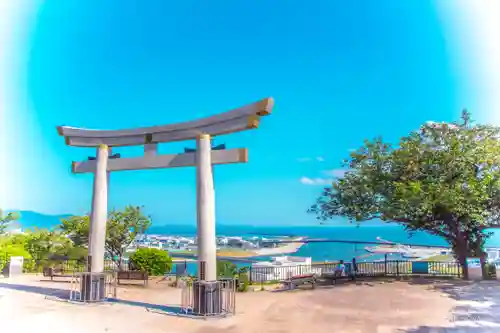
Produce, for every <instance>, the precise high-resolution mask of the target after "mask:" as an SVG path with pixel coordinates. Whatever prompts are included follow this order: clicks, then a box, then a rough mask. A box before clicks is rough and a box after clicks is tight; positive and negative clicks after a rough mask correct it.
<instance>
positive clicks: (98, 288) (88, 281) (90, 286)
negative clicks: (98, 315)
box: [77, 273, 107, 302]
mask: <svg viewBox="0 0 500 333" xmlns="http://www.w3.org/2000/svg"><path fill="white" fill-rule="evenodd" d="M79 289H80V290H79V291H80V295H79V296H80V297H79V299H77V300H78V301H81V302H103V301H105V300H106V296H107V295H106V273H82V274H81V275H80V288H79Z"/></svg>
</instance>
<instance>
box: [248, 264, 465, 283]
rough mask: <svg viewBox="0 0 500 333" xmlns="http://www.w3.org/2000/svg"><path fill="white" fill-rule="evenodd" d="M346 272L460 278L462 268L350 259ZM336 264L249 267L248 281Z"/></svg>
mask: <svg viewBox="0 0 500 333" xmlns="http://www.w3.org/2000/svg"><path fill="white" fill-rule="evenodd" d="M344 265H345V267H346V275H349V276H351V277H383V276H392V277H398V276H442V277H461V276H462V274H463V270H462V267H461V266H460V264H459V263H458V262H455V261H453V262H440V261H410V260H388V261H374V262H356V261H353V262H350V263H345V264H344ZM337 267H338V263H324V264H323V263H322V264H311V265H289V266H269V267H255V266H254V267H252V266H251V267H249V268H248V271H247V273H245V274H248V278H249V282H250V283H263V282H278V281H283V280H286V279H289V278H290V277H292V276H297V275H304V274H315V275H317V276H320V277H321V275H324V274H328V273H332V272H334V271H335V270H336V269H337Z"/></svg>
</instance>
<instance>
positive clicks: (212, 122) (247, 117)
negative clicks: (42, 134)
mask: <svg viewBox="0 0 500 333" xmlns="http://www.w3.org/2000/svg"><path fill="white" fill-rule="evenodd" d="M273 106H274V100H273V98H272V97H269V98H265V99H263V100H260V101H258V102H255V103H252V104H248V105H245V106H242V107H239V108H237V109H234V110H231V111H228V112H224V113H220V114H217V115H214V116H211V117H206V118H201V119H198V120H193V121H186V122H182V123H177V124H171V125H163V126H152V127H143V128H135V129H124V130H90V129H84V128H75V127H69V126H58V127H57V131H58V133H59V135H61V136H64V137H65V139H66V144H67V145H69V146H76V147H98V146H99V145H101V144H106V145H108V146H110V147H119V146H135V145H143V144H149V143H161V142H174V141H184V140H192V139H195V138H196V137H197V136H198V135H200V134H201V133H207V134H210V135H211V136H217V135H222V134H228V133H234V132H240V131H244V130H247V129H253V128H257V127H258V126H259V122H260V117H262V116H266V115H269V114H270V113H271V112H272V109H273Z"/></svg>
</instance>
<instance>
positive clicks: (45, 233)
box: [23, 228, 73, 259]
mask: <svg viewBox="0 0 500 333" xmlns="http://www.w3.org/2000/svg"><path fill="white" fill-rule="evenodd" d="M23 236H24V241H23V243H24V248H25V249H26V250H27V251H28V252H29V253H30V254H31V256H32V257H33V258H35V259H48V258H50V257H51V256H53V255H56V254H57V255H62V256H68V255H69V253H70V251H71V250H72V248H73V243H72V241H71V240H70V239H69V238H68V237H66V236H65V235H63V234H61V233H60V232H57V231H49V230H45V229H38V228H35V229H34V230H31V231H28V232H26V233H25V235H23Z"/></svg>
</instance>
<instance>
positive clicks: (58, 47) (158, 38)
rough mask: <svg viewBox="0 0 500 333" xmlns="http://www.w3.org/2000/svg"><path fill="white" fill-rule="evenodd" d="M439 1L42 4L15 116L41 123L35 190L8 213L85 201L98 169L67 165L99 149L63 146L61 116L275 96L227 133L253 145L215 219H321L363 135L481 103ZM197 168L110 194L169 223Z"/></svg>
mask: <svg viewBox="0 0 500 333" xmlns="http://www.w3.org/2000/svg"><path fill="white" fill-rule="evenodd" d="M118 3H119V5H118ZM433 4H435V2H433V1H420V0H413V1H410V0H408V1H400V0H386V1H376V2H374V1H360V2H356V3H354V2H348V1H333V0H328V1H315V2H313V3H312V4H311V5H307V6H306V5H305V2H303V1H294V0H291V1H290V0H288V1H285V0H275V1H261V0H255V1H251V2H245V3H243V2H238V1H211V2H210V3H208V2H206V1H194V0H191V1H179V2H175V3H173V2H167V1H159V0H158V1H144V2H137V1H128V0H121V1H119V2H118V1H97V0H87V1H46V2H45V4H43V5H40V6H39V7H38V9H37V12H36V15H34V16H33V21H32V22H33V23H32V28H31V29H30V30H29V33H28V34H27V37H26V38H27V39H26V40H27V41H26V45H27V47H26V50H27V51H26V52H27V55H26V68H25V81H23V82H25V85H24V88H25V89H26V91H25V95H23V96H25V98H26V100H27V102H26V104H27V105H28V106H27V107H26V108H25V109H24V111H23V109H21V110H20V111H19V115H21V113H22V112H25V113H26V114H25V115H24V117H25V118H26V119H29V120H30V126H31V128H30V130H29V131H27V133H26V140H27V142H28V143H25V145H26V146H29V147H31V148H30V150H28V151H27V152H26V153H25V159H24V160H23V161H22V164H23V165H26V166H23V168H24V169H23V170H25V171H24V174H23V178H24V179H27V184H28V185H26V187H25V189H24V192H23V194H22V196H23V200H22V201H19V202H22V204H16V203H14V204H11V206H9V207H7V208H22V209H33V210H37V211H42V212H45V213H52V214H55V213H68V212H69V213H83V212H86V211H88V210H89V207H90V197H91V187H92V177H91V176H82V175H78V176H74V175H71V174H70V173H69V167H70V164H71V161H73V160H81V159H85V158H86V157H87V156H91V155H93V154H94V151H92V150H88V149H82V148H74V147H66V146H65V145H64V141H63V139H62V138H61V137H59V136H58V135H57V133H56V130H55V126H57V125H69V126H76V127H87V128H106V129H118V128H129V127H135V126H148V125H157V124H165V123H173V122H179V121H185V120H190V119H194V118H198V117H204V116H208V115H211V114H215V113H218V112H223V111H226V110H229V109H231V108H233V107H237V106H240V105H243V104H246V103H250V102H253V101H256V100H258V99H261V98H263V97H267V96H273V97H274V98H275V109H274V112H273V114H272V115H271V116H270V117H266V118H264V119H263V121H262V122H261V126H260V128H259V129H258V130H255V131H248V132H245V133H238V134H234V135H228V136H225V137H219V138H217V140H216V142H217V143H223V142H224V143H226V144H227V145H228V147H230V148H232V147H248V149H249V154H250V162H249V163H248V164H245V165H243V164H240V165H225V166H218V167H216V169H215V180H216V184H215V186H216V196H217V197H216V200H217V220H218V222H219V223H225V224H230V223H241V224H249V223H252V224H308V223H315V222H314V217H313V216H309V215H308V214H306V213H305V211H306V209H307V207H308V206H309V205H310V204H312V203H313V202H314V199H315V197H316V195H317V194H319V192H320V190H321V185H318V184H321V183H323V182H324V181H325V179H328V178H330V177H331V174H332V170H334V171H333V174H336V173H338V170H337V169H339V167H340V161H341V160H342V159H343V158H345V157H347V156H348V153H349V150H350V149H353V148H357V147H358V146H359V145H360V144H361V143H362V140H363V139H364V138H372V137H374V136H377V135H382V136H383V137H384V138H385V139H386V140H389V141H395V140H397V139H398V138H399V137H400V136H402V135H405V134H407V133H408V132H409V131H411V130H413V129H415V128H417V127H418V126H419V125H420V124H421V123H422V122H425V121H427V120H437V121H450V120H453V119H455V118H456V117H457V116H458V115H459V113H460V111H461V109H462V107H464V106H468V107H471V106H472V107H473V106H476V105H478V103H477V99H478V98H479V97H478V95H477V94H474V93H473V92H474V90H473V89H468V88H470V85H472V83H471V82H470V80H469V74H470V73H469V71H467V70H466V69H467V68H468V67H467V68H466V66H465V65H464V64H463V63H464V60H463V59H461V58H460V57H459V56H457V54H458V55H460V52H458V53H457V50H458V46H457V45H458V44H460V43H458V44H457V42H456V40H455V39H456V38H454V35H453V34H456V31H455V32H453V31H452V30H453V29H450V28H449V25H447V24H448V23H446V22H448V21H446V20H445V18H446V15H444V14H443V11H442V9H440V8H438V7H436V6H434V5H433ZM450 22H451V21H450ZM449 24H452V23H449ZM450 31H451V32H450ZM472 111H473V112H475V110H474V109H473V110H472ZM474 116H475V118H476V119H478V118H479V119H481V118H483V119H486V118H487V117H486V116H484V115H483V114H482V113H480V112H479V113H475V114H474ZM30 140H31V141H30ZM36 145H38V146H36ZM189 146H193V142H185V143H180V144H165V145H164V146H163V147H161V148H160V149H161V151H162V152H166V153H167V152H181V151H182V150H183V148H184V147H189ZM34 147H36V148H34ZM120 153H122V156H124V155H127V156H138V155H139V154H140V153H141V150H140V149H138V148H128V149H121V150H120ZM194 177H195V170H194V169H167V170H155V171H132V172H125V173H116V174H113V175H112V180H111V197H110V203H111V206H112V207H121V206H123V205H125V204H129V203H130V204H143V205H145V206H146V209H147V211H148V212H150V213H151V214H152V215H153V218H154V220H155V222H157V223H161V224H163V223H194V221H195V217H196V213H195V186H194V182H195V178H194ZM30 182H32V184H36V185H33V186H31V188H30V187H29V183H30Z"/></svg>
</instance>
